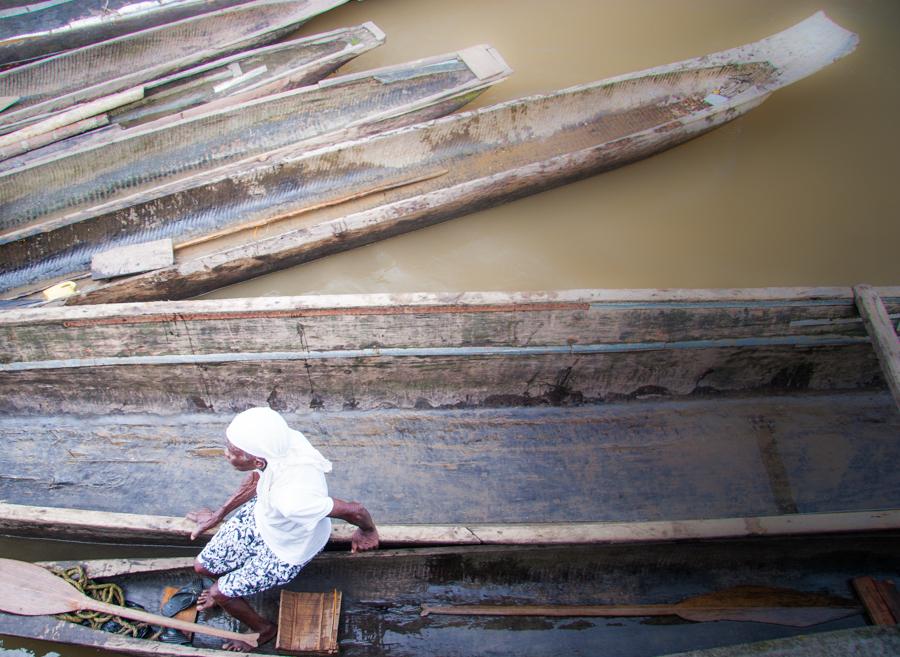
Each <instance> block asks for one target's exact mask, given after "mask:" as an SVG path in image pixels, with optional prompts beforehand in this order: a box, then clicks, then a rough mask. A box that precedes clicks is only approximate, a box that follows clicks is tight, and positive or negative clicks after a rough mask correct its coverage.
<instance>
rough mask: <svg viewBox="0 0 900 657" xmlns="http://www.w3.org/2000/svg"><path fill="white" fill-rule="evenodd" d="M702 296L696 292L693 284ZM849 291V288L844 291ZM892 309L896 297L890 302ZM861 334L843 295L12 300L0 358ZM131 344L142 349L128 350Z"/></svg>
mask: <svg viewBox="0 0 900 657" xmlns="http://www.w3.org/2000/svg"><path fill="white" fill-rule="evenodd" d="M696 292H697V294H702V293H703V292H704V291H702V290H699V291H696ZM848 292H849V290H848ZM889 303H890V308H891V309H892V310H896V312H897V313H900V299H897V298H893V299H890V300H889ZM864 335H865V332H864V329H863V326H862V322H861V320H859V318H858V313H857V311H856V309H855V306H854V305H853V302H852V300H851V299H848V298H846V297H841V296H832V297H830V298H818V299H809V300H804V299H795V300H765V299H756V300H750V299H747V300H743V301H741V300H735V301H729V300H726V299H715V298H712V299H710V300H707V301H702V300H697V301H686V300H685V301H683V300H681V299H680V297H675V298H672V299H669V300H666V299H665V298H660V300H658V301H638V300H634V301H627V302H617V301H614V300H607V299H604V298H603V292H602V291H576V292H572V293H547V294H534V295H530V296H529V295H516V294H507V295H504V294H488V295H484V294H480V293H470V294H468V295H439V294H438V295H420V296H415V295H399V296H395V297H391V296H388V295H362V296H356V297H327V298H323V299H318V298H315V297H308V298H303V297H299V298H295V299H288V298H286V299H281V300H274V301H270V300H264V299H260V300H256V301H252V302H250V301H236V302H231V301H228V302H225V301H223V302H209V301H200V302H188V303H186V304H173V305H159V304H153V303H148V304H135V305H126V306H110V307H109V309H105V310H102V311H98V312H86V311H81V310H76V309H74V308H73V309H66V310H59V309H52V308H46V309H32V310H27V311H17V310H9V311H7V312H5V313H4V315H3V317H0V337H2V338H3V339H0V363H2V362H6V363H12V362H24V361H41V360H59V359H78V358H86V357H115V356H127V355H132V354H135V353H140V354H141V355H147V356H152V355H177V354H180V353H181V354H183V353H190V354H215V353H241V352H248V353H254V352H256V353H259V352H279V351H285V352H287V351H294V350H297V349H298V348H300V349H303V350H309V351H331V350H335V349H342V350H352V349H357V350H359V349H367V348H379V349H385V348H388V349H389V348H399V347H409V346H418V347H436V346H443V347H452V346H460V347H464V346H466V347H468V346H471V347H475V346H484V345H491V346H496V347H525V346H528V345H556V346H560V345H591V344H634V343H649V342H661V343H679V342H685V341H698V340H711V339H742V338H760V339H762V338H766V337H786V336H798V337H799V336H807V337H814V336H834V337H837V336H844V337H853V338H858V337H861V336H864ZM135 344H140V350H139V351H138V350H136V349H135V348H134V345H135Z"/></svg>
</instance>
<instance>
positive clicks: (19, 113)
mask: <svg viewBox="0 0 900 657" xmlns="http://www.w3.org/2000/svg"><path fill="white" fill-rule="evenodd" d="M344 2H346V0H255V1H253V2H247V3H244V4H242V5H238V6H235V7H229V8H226V9H220V10H218V11H214V12H207V13H204V14H201V15H198V16H193V17H191V18H185V19H183V20H180V21H176V22H174V23H169V24H165V25H160V26H158V27H153V28H149V29H146V30H142V31H140V32H135V33H133V34H127V35H124V36H121V37H117V38H114V39H109V40H107V41H101V42H99V43H95V44H91V45H89V46H85V47H83V48H77V49H75V50H70V51H67V52H63V53H60V54H58V55H54V56H53V57H47V58H45V59H40V60H37V61H35V62H31V63H29V64H24V65H22V66H17V67H15V68H11V69H9V70H7V71H4V72H0V96H2V97H17V98H18V101H17V102H16V103H15V104H13V105H12V106H11V107H8V108H7V109H5V110H4V111H3V112H0V132H2V133H6V132H10V131H12V130H16V129H18V128H20V127H23V126H25V125H28V124H29V123H31V122H33V121H35V120H37V119H39V118H43V117H45V116H46V115H48V114H50V113H52V112H56V111H59V110H62V109H65V108H67V107H71V106H72V105H75V104H76V103H83V102H85V101H90V100H94V99H97V98H101V97H107V96H110V95H112V94H116V93H117V92H121V91H125V90H129V89H133V88H136V87H140V85H142V84H143V83H144V82H148V81H150V80H153V79H155V78H160V77H163V76H165V75H168V74H170V73H173V72H175V71H177V70H179V69H184V68H189V67H192V66H196V65H198V64H201V63H203V62H205V61H209V60H212V59H216V58H218V57H225V56H228V55H230V54H232V53H235V52H239V51H241V50H244V49H247V48H252V47H256V46H259V45H262V44H264V43H268V42H271V41H274V40H275V39H277V38H279V37H281V36H284V35H286V34H288V33H289V32H290V31H291V30H293V29H296V28H297V27H298V26H299V25H301V24H303V23H304V22H306V21H308V20H309V19H311V18H313V17H314V16H317V15H318V14H321V13H323V12H326V11H328V10H329V9H333V8H334V7H337V6H339V5H342V4H344Z"/></svg>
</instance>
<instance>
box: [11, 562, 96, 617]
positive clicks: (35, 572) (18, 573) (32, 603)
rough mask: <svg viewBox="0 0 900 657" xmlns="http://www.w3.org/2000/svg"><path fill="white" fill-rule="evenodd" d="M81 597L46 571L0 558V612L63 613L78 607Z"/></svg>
mask: <svg viewBox="0 0 900 657" xmlns="http://www.w3.org/2000/svg"><path fill="white" fill-rule="evenodd" d="M84 597H85V596H84V595H82V594H81V592H79V591H78V590H77V589H75V588H73V587H72V586H71V585H70V584H69V583H68V582H66V581H65V580H63V579H61V578H59V577H57V576H56V575H54V574H53V573H51V572H50V571H49V570H45V569H44V568H41V567H40V566H36V565H34V564H33V563H26V562H24V561H15V560H14V559H0V611H5V612H8V613H11V614H21V615H23V616H43V615H45V614H63V613H66V612H69V611H76V610H78V609H80V608H81V604H82V601H83V599H84Z"/></svg>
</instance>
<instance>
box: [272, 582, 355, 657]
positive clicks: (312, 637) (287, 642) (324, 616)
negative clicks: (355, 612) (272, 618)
mask: <svg viewBox="0 0 900 657" xmlns="http://www.w3.org/2000/svg"><path fill="white" fill-rule="evenodd" d="M340 616H341V592H340V591H338V590H337V589H334V590H332V591H327V592H324V593H308V592H297V591H282V592H281V601H280V603H279V608H278V637H277V638H276V640H275V648H276V650H278V652H286V653H289V654H292V655H309V654H315V655H335V654H337V652H338V643H337V633H338V625H339V624H340Z"/></svg>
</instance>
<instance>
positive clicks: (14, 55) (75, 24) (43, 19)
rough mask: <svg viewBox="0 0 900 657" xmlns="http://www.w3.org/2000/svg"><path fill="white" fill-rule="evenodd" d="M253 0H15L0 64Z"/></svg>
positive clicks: (1, 21)
mask: <svg viewBox="0 0 900 657" xmlns="http://www.w3.org/2000/svg"><path fill="white" fill-rule="evenodd" d="M248 1H249V0H152V1H151V2H147V1H146V0H49V1H48V0H10V1H9V2H4V3H3V5H4V8H3V9H0V65H8V64H12V63H15V62H22V61H26V60H29V59H36V58H38V57H45V56H47V55H52V54H54V53H57V52H59V51H61V50H71V49H72V48H79V47H81V46H87V45H90V44H92V43H97V42H98V41H106V40H107V39H112V38H114V37H118V36H122V35H123V34H130V33H132V32H137V31H139V30H144V29H147V28H150V27H156V26H158V25H163V24H164V23H172V22H174V21H178V20H181V19H184V18H189V17H191V16H196V15H197V14H202V13H204V12H209V11H215V10H216V9H221V8H224V7H229V6H231V5H236V4H241V3H242V2H248Z"/></svg>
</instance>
